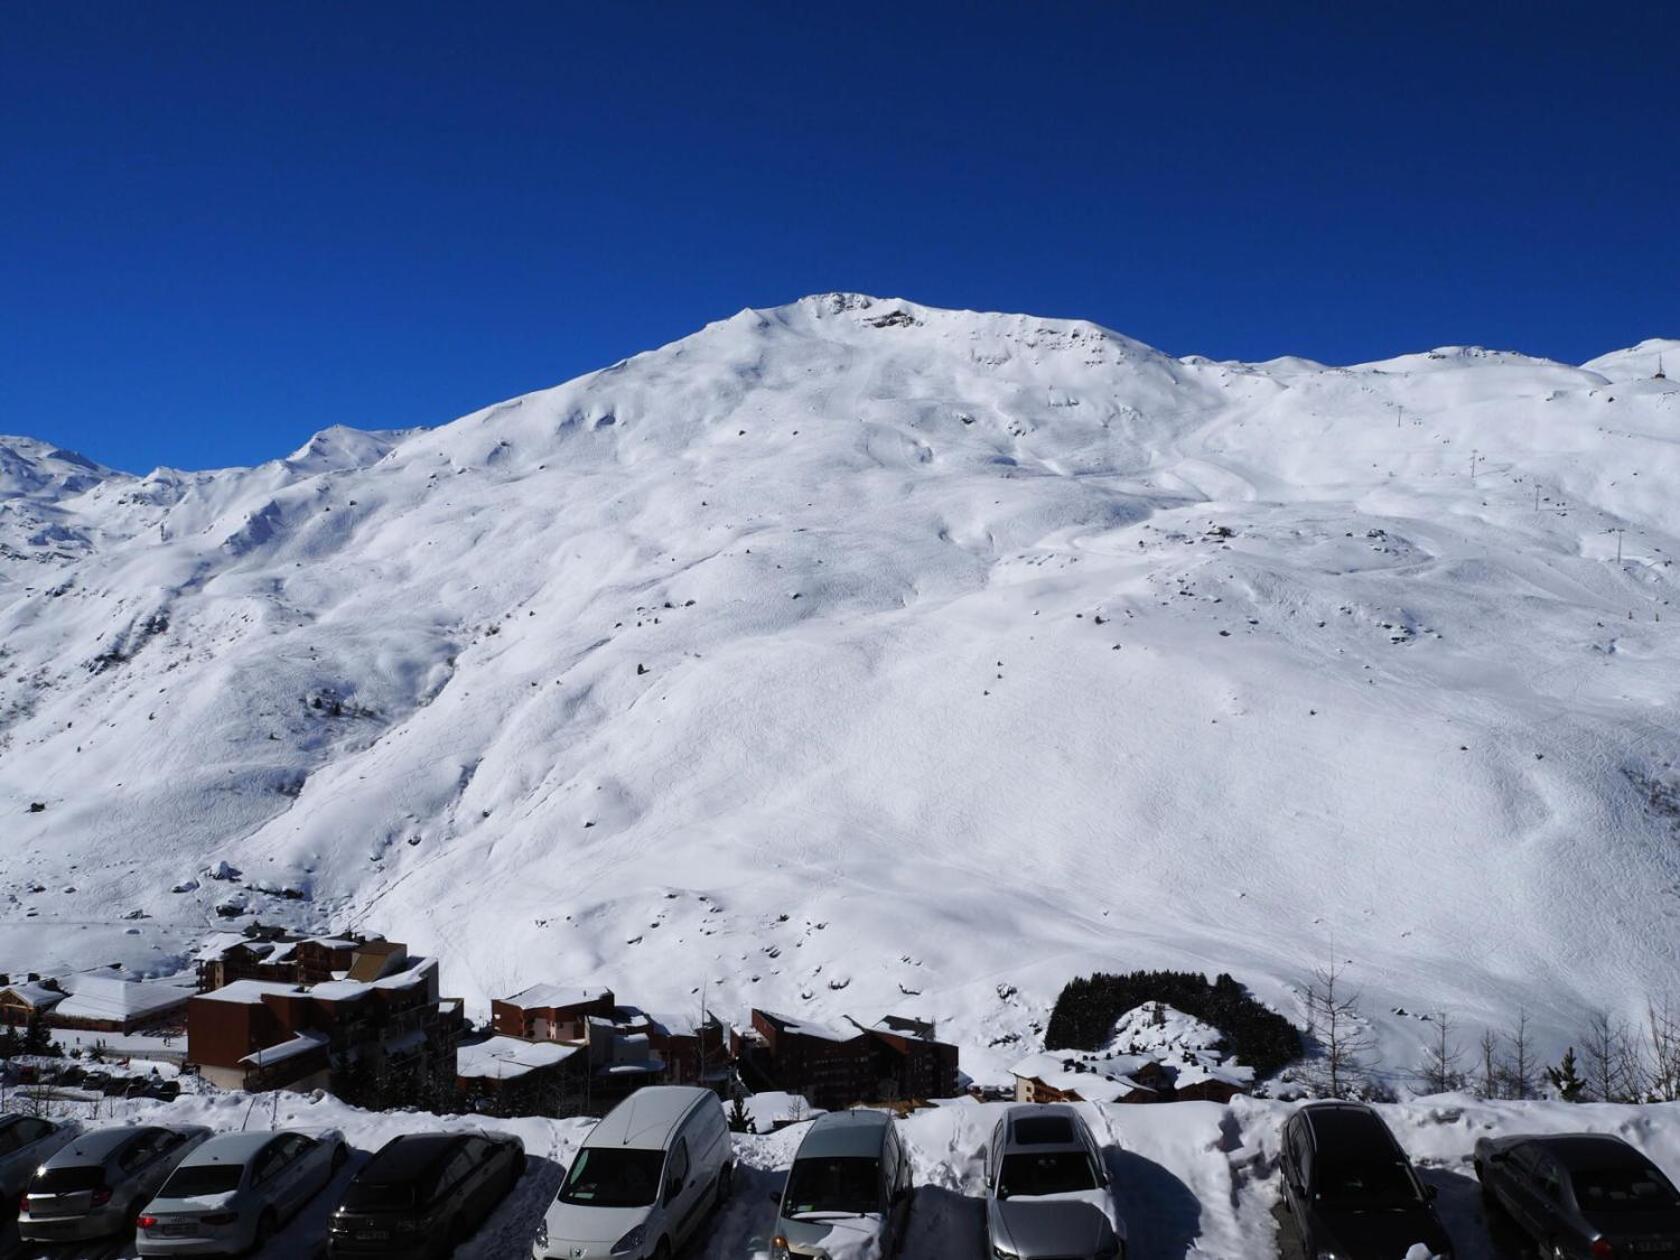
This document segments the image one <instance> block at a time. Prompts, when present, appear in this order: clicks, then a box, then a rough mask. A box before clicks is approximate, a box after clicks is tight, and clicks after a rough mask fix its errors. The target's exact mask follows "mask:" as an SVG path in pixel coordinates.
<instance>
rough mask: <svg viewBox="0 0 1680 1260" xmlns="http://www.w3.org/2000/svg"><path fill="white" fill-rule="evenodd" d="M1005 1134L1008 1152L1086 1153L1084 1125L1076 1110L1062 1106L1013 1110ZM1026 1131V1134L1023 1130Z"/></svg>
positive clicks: (1017, 1108)
mask: <svg viewBox="0 0 1680 1260" xmlns="http://www.w3.org/2000/svg"><path fill="white" fill-rule="evenodd" d="M1005 1119H1006V1121H1007V1127H1006V1129H1005V1131H1004V1139H1003V1141H1004V1148H1005V1149H1006V1150H1016V1149H1030V1150H1034V1151H1053V1150H1083V1149H1084V1145H1083V1143H1082V1142H1081V1141H1080V1137H1079V1134H1080V1130H1081V1128H1082V1127H1083V1121H1082V1120H1081V1119H1080V1116H1079V1113H1078V1112H1077V1111H1075V1110H1074V1109H1073V1108H1072V1107H1069V1106H1065V1105H1061V1104H1055V1103H1052V1104H1049V1105H1044V1106H1025V1107H1011V1108H1010V1109H1009V1112H1008V1114H1007V1116H1006V1117H1005ZM1023 1128H1025V1132H1024V1133H1023V1132H1022V1129H1023Z"/></svg>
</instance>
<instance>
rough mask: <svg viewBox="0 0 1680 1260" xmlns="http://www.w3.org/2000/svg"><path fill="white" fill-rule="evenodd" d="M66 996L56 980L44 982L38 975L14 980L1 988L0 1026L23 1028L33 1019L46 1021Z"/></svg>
mask: <svg viewBox="0 0 1680 1260" xmlns="http://www.w3.org/2000/svg"><path fill="white" fill-rule="evenodd" d="M66 996H67V995H66V994H65V992H64V990H63V989H61V988H59V987H58V981H56V980H50V979H49V980H43V979H42V978H41V977H40V976H38V975H30V976H29V977H28V979H25V980H13V981H11V982H10V983H7V984H5V985H4V987H0V1024H4V1025H5V1026H6V1027H8V1028H23V1027H26V1026H27V1025H28V1024H29V1022H30V1021H31V1020H33V1019H36V1018H40V1019H42V1020H45V1019H46V1017H47V1015H48V1014H49V1013H50V1012H51V1011H52V1009H53V1007H55V1006H57V1005H58V1004H59V1003H60V1002H62V1001H64V999H65V997H66Z"/></svg>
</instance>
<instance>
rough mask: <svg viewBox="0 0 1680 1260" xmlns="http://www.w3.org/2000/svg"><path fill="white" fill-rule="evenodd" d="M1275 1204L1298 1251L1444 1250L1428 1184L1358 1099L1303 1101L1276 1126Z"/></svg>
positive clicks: (1383, 1257) (1379, 1254) (1340, 1256)
mask: <svg viewBox="0 0 1680 1260" xmlns="http://www.w3.org/2000/svg"><path fill="white" fill-rule="evenodd" d="M1282 1165H1283V1206H1284V1209H1285V1210H1286V1211H1288V1212H1289V1213H1290V1215H1291V1216H1292V1217H1293V1218H1294V1223H1295V1231H1296V1234H1297V1236H1298V1238H1299V1240H1300V1244H1301V1249H1302V1251H1303V1252H1304V1253H1305V1254H1306V1255H1308V1256H1310V1257H1318V1256H1326V1255H1333V1256H1335V1257H1336V1260H1366V1258H1367V1257H1369V1258H1370V1260H1395V1257H1397V1256H1403V1255H1405V1254H1406V1252H1407V1250H1408V1249H1409V1248H1411V1247H1415V1246H1417V1245H1418V1244H1420V1243H1421V1244H1422V1245H1423V1246H1424V1247H1426V1248H1428V1250H1429V1253H1430V1254H1431V1255H1433V1256H1441V1257H1449V1256H1451V1255H1452V1244H1451V1243H1450V1242H1449V1241H1448V1239H1447V1234H1446V1231H1445V1230H1444V1229H1442V1228H1441V1222H1440V1220H1439V1219H1438V1218H1437V1217H1436V1215H1435V1207H1434V1204H1433V1202H1432V1200H1433V1199H1434V1198H1435V1191H1434V1189H1433V1187H1428V1186H1425V1185H1424V1184H1423V1183H1422V1182H1420V1181H1419V1180H1418V1178H1417V1174H1416V1173H1415V1172H1413V1171H1412V1165H1411V1161H1410V1160H1408V1159H1407V1158H1406V1152H1405V1151H1403V1150H1401V1149H1400V1144H1399V1143H1398V1142H1396V1141H1395V1140H1394V1135H1393V1134H1392V1133H1390V1132H1389V1131H1388V1126H1387V1125H1386V1124H1384V1123H1383V1122H1382V1118H1381V1117H1380V1116H1378V1115H1377V1113H1376V1112H1375V1111H1372V1110H1371V1108H1369V1107H1367V1106H1365V1105H1363V1104H1362V1103H1345V1102H1322V1103H1308V1104H1307V1105H1306V1106H1304V1107H1302V1108H1300V1110H1298V1111H1296V1112H1295V1114H1294V1115H1292V1116H1290V1117H1289V1119H1288V1120H1287V1121H1286V1122H1285V1123H1284V1126H1283V1159H1282Z"/></svg>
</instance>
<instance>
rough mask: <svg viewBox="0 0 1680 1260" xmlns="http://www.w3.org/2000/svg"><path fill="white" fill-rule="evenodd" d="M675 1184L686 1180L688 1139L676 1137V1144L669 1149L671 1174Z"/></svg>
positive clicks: (680, 1183)
mask: <svg viewBox="0 0 1680 1260" xmlns="http://www.w3.org/2000/svg"><path fill="white" fill-rule="evenodd" d="M670 1180H671V1182H672V1183H673V1184H675V1185H679V1186H680V1185H683V1184H684V1183H686V1182H687V1181H688V1140H687V1139H686V1138H678V1139H677V1144H676V1146H675V1147H674V1148H673V1149H672V1151H671V1176H670Z"/></svg>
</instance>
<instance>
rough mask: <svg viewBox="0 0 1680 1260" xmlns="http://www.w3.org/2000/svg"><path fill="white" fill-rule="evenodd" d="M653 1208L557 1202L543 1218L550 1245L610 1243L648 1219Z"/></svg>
mask: <svg viewBox="0 0 1680 1260" xmlns="http://www.w3.org/2000/svg"><path fill="white" fill-rule="evenodd" d="M652 1211H653V1209H652V1207H619V1208H615V1207H584V1206H583V1205H582V1204H579V1203H556V1204H554V1205H553V1206H552V1207H550V1208H549V1209H548V1215H547V1216H545V1217H544V1218H543V1219H544V1221H545V1222H546V1223H547V1225H548V1240H549V1242H550V1243H557V1242H579V1243H598V1242H604V1243H613V1242H617V1241H618V1240H619V1239H620V1238H623V1237H624V1235H626V1234H628V1233H629V1232H630V1231H631V1230H633V1229H635V1228H636V1226H638V1225H640V1224H641V1223H642V1222H643V1221H645V1220H647V1218H648V1215H649V1214H650V1213H651V1212H652Z"/></svg>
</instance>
